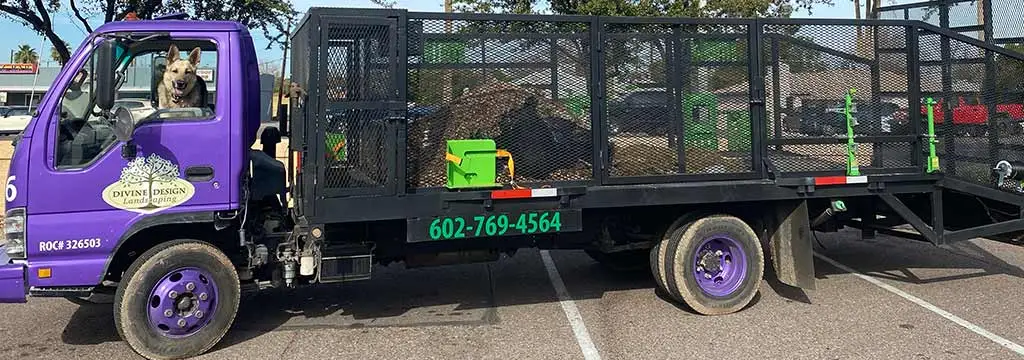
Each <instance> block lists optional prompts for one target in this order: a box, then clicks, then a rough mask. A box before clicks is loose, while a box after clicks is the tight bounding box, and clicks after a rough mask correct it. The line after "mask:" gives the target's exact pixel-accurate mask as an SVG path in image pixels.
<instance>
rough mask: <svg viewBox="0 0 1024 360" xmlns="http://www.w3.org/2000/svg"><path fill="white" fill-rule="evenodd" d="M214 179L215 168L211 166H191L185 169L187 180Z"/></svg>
mask: <svg viewBox="0 0 1024 360" xmlns="http://www.w3.org/2000/svg"><path fill="white" fill-rule="evenodd" d="M211 179H213V168H212V167H209V166H189V167H188V168H186V169H185V180H188V181H191V182H199V181H210V180H211Z"/></svg>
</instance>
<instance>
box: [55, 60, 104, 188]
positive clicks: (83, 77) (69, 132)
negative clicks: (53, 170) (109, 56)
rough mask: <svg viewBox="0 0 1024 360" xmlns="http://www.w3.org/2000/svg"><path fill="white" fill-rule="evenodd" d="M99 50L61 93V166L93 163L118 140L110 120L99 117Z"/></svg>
mask: <svg viewBox="0 0 1024 360" xmlns="http://www.w3.org/2000/svg"><path fill="white" fill-rule="evenodd" d="M96 65H97V64H96V53H93V54H92V55H90V57H89V59H88V60H87V61H86V63H85V64H84V65H83V66H82V68H81V69H79V70H78V73H77V74H75V77H74V78H73V79H72V81H71V82H70V84H69V85H68V87H67V89H65V90H64V93H63V95H62V96H61V104H60V106H61V111H60V114H59V118H58V120H57V121H58V122H57V124H58V127H57V128H58V130H57V156H56V161H57V164H56V165H57V167H58V168H76V167H81V166H83V165H86V164H89V163H91V162H92V161H93V160H95V159H96V158H97V157H99V156H100V154H102V153H103V151H104V150H105V149H106V148H107V147H108V146H109V145H110V144H111V143H113V142H114V140H115V136H114V132H113V131H112V129H111V128H110V126H109V124H107V123H106V120H104V119H103V118H101V117H99V116H96V115H95V111H96V110H97V108H96V105H95V103H96V98H95V92H94V91H93V89H94V87H95V84H96V82H95V81H96V79H95V77H94V76H93V75H94V74H95V73H96V72H95V69H96Z"/></svg>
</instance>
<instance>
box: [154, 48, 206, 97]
mask: <svg viewBox="0 0 1024 360" xmlns="http://www.w3.org/2000/svg"><path fill="white" fill-rule="evenodd" d="M201 53H202V50H200V49H199V48H198V47H197V48H195V49H192V52H190V53H189V54H188V58H187V59H182V58H181V57H180V54H181V52H180V51H178V47H177V46H175V45H171V49H170V50H168V52H167V69H166V70H164V79H163V85H164V87H165V88H167V90H170V93H171V97H173V98H174V99H175V100H179V99H181V98H182V97H183V96H184V95H185V94H188V93H190V92H192V90H194V89H195V86H196V67H197V66H198V65H199V55H200V54H201Z"/></svg>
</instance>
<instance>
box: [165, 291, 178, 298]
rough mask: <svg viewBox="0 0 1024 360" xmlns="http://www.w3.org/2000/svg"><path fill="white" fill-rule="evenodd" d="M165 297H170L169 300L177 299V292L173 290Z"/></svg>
mask: <svg viewBox="0 0 1024 360" xmlns="http://www.w3.org/2000/svg"><path fill="white" fill-rule="evenodd" d="M167 296H168V297H170V298H171V299H177V298H178V292H177V291H174V290H171V292H169V293H167Z"/></svg>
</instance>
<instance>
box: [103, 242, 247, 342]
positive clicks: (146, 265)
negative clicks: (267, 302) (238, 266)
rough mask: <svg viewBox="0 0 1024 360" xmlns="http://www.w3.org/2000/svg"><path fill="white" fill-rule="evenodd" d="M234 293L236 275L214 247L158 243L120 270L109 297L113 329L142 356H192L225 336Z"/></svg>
mask: <svg viewBox="0 0 1024 360" xmlns="http://www.w3.org/2000/svg"><path fill="white" fill-rule="evenodd" d="M239 293H240V289H239V280H238V273H237V272H236V271H235V268H234V265H233V264H232V263H231V261H230V260H229V259H228V258H227V256H225V255H224V253H222V252H221V251H220V250H219V249H217V248H216V247H214V246H212V245H210V244H207V243H204V242H201V241H197V240H175V241H171V242H167V243H163V244H160V245H157V246H156V247H154V248H152V249H150V250H149V251H146V252H145V253H143V254H142V256H140V257H139V258H138V259H136V260H135V262H133V263H132V265H131V266H130V267H128V270H127V271H126V272H125V275H124V280H123V281H122V282H121V285H120V286H118V288H117V292H116V293H115V295H114V326H115V327H116V328H117V332H118V334H119V335H120V336H121V338H123V339H124V340H125V341H126V342H128V345H129V346H130V347H131V348H132V350H134V351H135V352H136V353H138V354H139V355H141V356H143V357H146V358H149V359H172V358H174V359H176V358H186V357H193V356H197V355H200V354H202V353H204V352H206V351H207V350H209V349H210V348H212V347H213V346H214V345H216V344H217V343H218V342H219V341H220V339H221V338H222V337H224V335H225V334H226V333H227V331H228V329H229V328H230V327H231V324H232V323H233V322H234V319H235V315H236V313H237V311H238V301H239ZM168 314H169V315H170V316H166V315H168ZM182 324H183V325H184V326H182Z"/></svg>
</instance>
